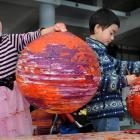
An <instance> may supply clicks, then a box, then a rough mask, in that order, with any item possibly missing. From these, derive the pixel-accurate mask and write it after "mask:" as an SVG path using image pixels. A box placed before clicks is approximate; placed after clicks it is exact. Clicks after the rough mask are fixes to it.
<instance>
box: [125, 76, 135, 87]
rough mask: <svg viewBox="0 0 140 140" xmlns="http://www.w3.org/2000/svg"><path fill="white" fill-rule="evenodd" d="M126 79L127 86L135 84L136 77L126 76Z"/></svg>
mask: <svg viewBox="0 0 140 140" xmlns="http://www.w3.org/2000/svg"><path fill="white" fill-rule="evenodd" d="M126 79H127V82H128V85H130V86H131V85H133V84H135V83H136V79H137V77H136V75H134V74H132V75H127V76H126Z"/></svg>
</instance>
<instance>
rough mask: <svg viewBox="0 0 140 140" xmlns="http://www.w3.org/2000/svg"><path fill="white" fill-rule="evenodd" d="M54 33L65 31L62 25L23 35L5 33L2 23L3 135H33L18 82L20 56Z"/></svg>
mask: <svg viewBox="0 0 140 140" xmlns="http://www.w3.org/2000/svg"><path fill="white" fill-rule="evenodd" d="M55 31H62V32H65V31H66V27H65V25H64V24H63V23H57V24H55V25H54V26H51V27H48V28H44V29H39V30H37V31H35V32H28V33H23V34H2V24H1V22H0V103H1V106H0V136H25V135H32V121H31V116H30V111H29V104H28V102H27V101H26V100H25V99H24V98H23V96H22V95H21V94H20V91H19V89H18V88H17V85H16V82H15V70H16V63H17V60H18V55H19V54H20V52H21V51H22V50H23V49H24V47H25V46H26V45H27V44H28V43H30V42H31V41H33V40H34V39H37V38H38V37H40V36H41V35H45V34H47V33H50V32H55Z"/></svg>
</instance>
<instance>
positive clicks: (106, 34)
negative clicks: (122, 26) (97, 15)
mask: <svg viewBox="0 0 140 140" xmlns="http://www.w3.org/2000/svg"><path fill="white" fill-rule="evenodd" d="M118 29H119V28H118V26H117V25H116V24H112V25H110V26H109V27H107V28H105V29H103V28H102V27H101V26H100V25H98V27H97V28H96V29H95V34H94V39H96V40H98V41H100V42H101V43H103V44H104V45H106V46H107V45H109V44H110V43H111V42H112V41H113V40H114V37H115V34H116V33H117V31H118Z"/></svg>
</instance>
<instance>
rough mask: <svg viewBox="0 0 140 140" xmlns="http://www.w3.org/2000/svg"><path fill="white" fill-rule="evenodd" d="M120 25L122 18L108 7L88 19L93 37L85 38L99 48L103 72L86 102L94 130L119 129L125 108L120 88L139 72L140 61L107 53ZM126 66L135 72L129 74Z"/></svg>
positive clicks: (91, 44) (92, 45) (133, 79)
mask: <svg viewBox="0 0 140 140" xmlns="http://www.w3.org/2000/svg"><path fill="white" fill-rule="evenodd" d="M119 27H120V21H119V18H118V17H117V16H116V15H115V14H114V13H113V12H112V11H111V10H108V9H105V8H101V9H99V10H98V11H96V12H95V13H93V14H92V16H91V17H90V19H89V30H90V37H87V38H86V41H87V43H88V44H89V46H90V47H91V48H92V49H93V50H94V51H95V52H96V55H97V58H98V61H99V64H100V68H101V75H102V77H101V81H100V86H99V88H98V90H97V93H96V96H95V97H93V99H92V100H91V101H90V102H89V103H88V104H87V106H86V108H87V112H88V118H89V120H90V121H91V123H92V124H93V127H94V130H95V131H117V130H120V125H119V117H120V116H122V115H123V114H124V112H125V110H124V105H123V102H122V95H121V92H120V91H121V89H122V88H123V87H126V86H128V85H132V84H134V83H135V81H136V76H135V75H134V74H135V73H139V72H140V61H137V62H127V61H120V60H117V59H115V58H113V57H111V56H109V55H108V54H107V53H106V51H107V50H106V46H107V45H109V43H111V42H112V41H113V40H114V37H115V34H116V33H117V31H118V29H119ZM127 70H128V71H129V72H130V73H131V74H132V75H128V73H127Z"/></svg>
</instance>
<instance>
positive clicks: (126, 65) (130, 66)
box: [116, 60, 140, 75]
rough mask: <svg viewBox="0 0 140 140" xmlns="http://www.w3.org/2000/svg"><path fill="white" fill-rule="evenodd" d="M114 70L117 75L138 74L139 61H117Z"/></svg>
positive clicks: (139, 70)
mask: <svg viewBox="0 0 140 140" xmlns="http://www.w3.org/2000/svg"><path fill="white" fill-rule="evenodd" d="M116 70H117V72H118V73H119V74H125V75H128V74H129V73H130V74H136V75H137V74H140V61H120V60H118V61H117V64H116Z"/></svg>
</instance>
